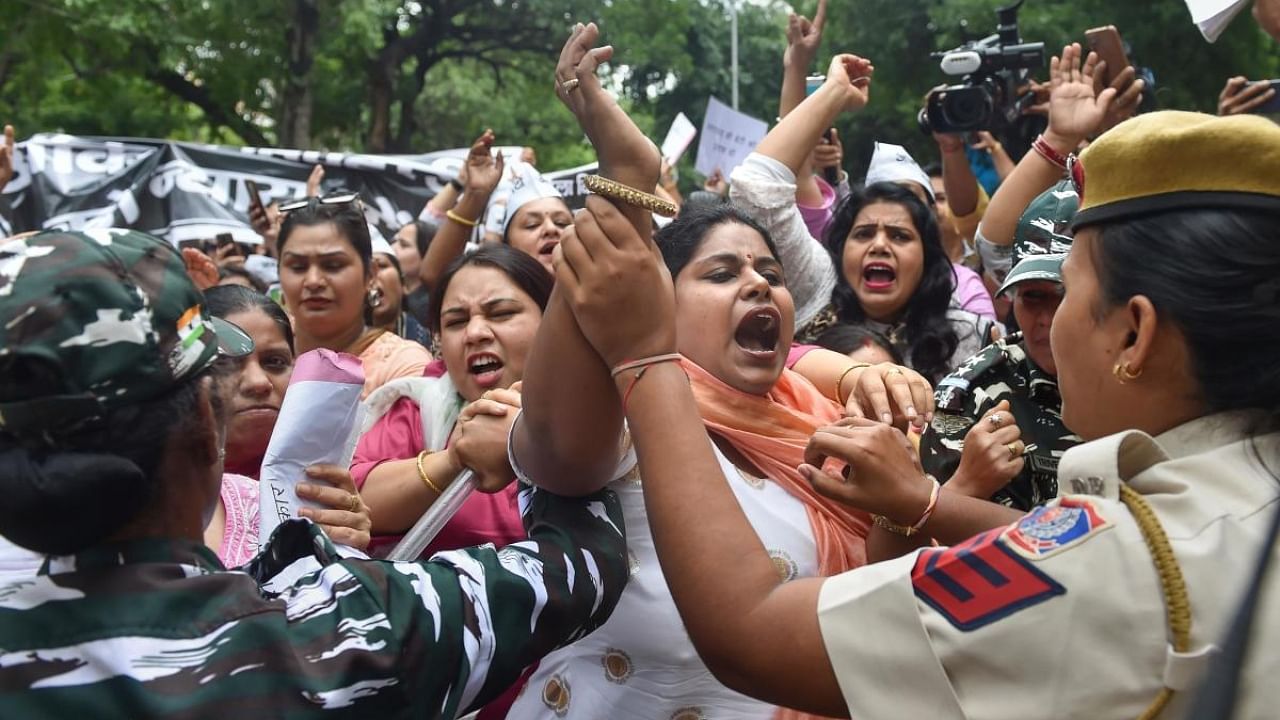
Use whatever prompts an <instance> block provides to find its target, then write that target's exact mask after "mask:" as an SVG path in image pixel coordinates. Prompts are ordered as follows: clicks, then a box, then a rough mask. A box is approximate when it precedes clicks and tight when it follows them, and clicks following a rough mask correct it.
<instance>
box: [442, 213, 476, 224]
mask: <svg viewBox="0 0 1280 720" xmlns="http://www.w3.org/2000/svg"><path fill="white" fill-rule="evenodd" d="M444 216H445V217H447V218H449V219H450V220H452V221H454V222H456V223H458V224H459V225H466V226H467V227H475V226H477V225H479V224H480V221H479V220H468V219H466V218H464V217H462V216H461V215H459V214H458V213H456V212H454V211H453V210H452V209H449V210H445V211H444Z"/></svg>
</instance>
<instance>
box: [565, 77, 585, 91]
mask: <svg viewBox="0 0 1280 720" xmlns="http://www.w3.org/2000/svg"><path fill="white" fill-rule="evenodd" d="M581 84H582V81H581V80H579V79H578V78H571V79H569V80H565V81H564V82H562V83H560V89H561V90H563V91H564V94H565V95H568V94H569V93H571V92H573V91H574V90H577V89H578V86H579V85H581Z"/></svg>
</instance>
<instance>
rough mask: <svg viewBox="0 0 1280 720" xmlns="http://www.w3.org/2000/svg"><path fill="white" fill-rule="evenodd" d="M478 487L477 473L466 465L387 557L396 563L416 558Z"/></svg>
mask: <svg viewBox="0 0 1280 720" xmlns="http://www.w3.org/2000/svg"><path fill="white" fill-rule="evenodd" d="M475 489H476V474H475V473H474V472H473V471H471V470H470V469H467V468H464V469H463V470H462V472H461V473H460V474H459V475H458V477H457V479H456V480H454V481H453V484H451V485H450V486H449V487H447V488H445V491H444V492H442V493H440V497H438V498H436V501H435V503H433V504H432V505H431V507H430V508H428V509H427V511H426V512H425V513H423V514H422V517H420V518H418V522H416V523H414V524H413V527H412V528H409V532H407V533H405V536H404V537H403V538H401V540H400V542H398V543H396V546H395V547H394V548H392V549H391V553H390V554H388V555H387V559H388V560H395V561H397V562H407V561H410V560H417V559H418V556H419V555H421V554H422V551H423V550H426V549H427V546H428V545H430V544H431V541H432V540H434V539H435V538H436V535H439V534H440V530H442V529H443V528H444V526H445V523H447V522H449V520H450V519H452V518H453V516H454V515H456V514H458V510H460V509H461V508H462V504H463V503H464V502H466V501H467V498H469V497H471V493H472V491H474V490H475Z"/></svg>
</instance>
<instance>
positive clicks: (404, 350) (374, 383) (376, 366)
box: [360, 333, 431, 400]
mask: <svg viewBox="0 0 1280 720" xmlns="http://www.w3.org/2000/svg"><path fill="white" fill-rule="evenodd" d="M360 362H361V363H362V364H363V365H364V392H363V393H362V394H361V395H360V399H361V400H363V399H365V398H367V397H369V393H371V392H373V391H374V390H377V389H378V388H380V387H382V386H383V385H386V384H387V383H389V382H391V381H392V380H395V379H396V378H402V377H420V376H421V375H422V371H423V370H425V369H426V367H427V364H428V363H430V362H431V353H429V352H427V349H426V348H424V347H422V346H421V345H419V344H418V343H416V342H413V341H411V340H405V339H404V338H402V337H400V336H398V335H396V334H395V333H383V334H382V336H381V337H379V338H378V339H377V340H374V341H373V343H371V344H370V345H369V347H367V348H365V351H364V352H362V353H360Z"/></svg>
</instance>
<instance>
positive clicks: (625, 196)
mask: <svg viewBox="0 0 1280 720" xmlns="http://www.w3.org/2000/svg"><path fill="white" fill-rule="evenodd" d="M582 184H583V185H585V186H586V187H587V189H588V190H590V191H591V192H593V193H595V194H597V195H603V196H604V197H607V198H613V199H614V200H620V201H622V202H624V203H626V204H628V205H630V206H632V207H638V208H641V209H643V210H648V211H649V212H651V213H655V214H657V215H661V216H662V217H675V216H676V213H677V212H679V211H680V208H678V207H676V204H675V203H673V202H668V201H666V200H663V199H662V198H660V197H658V196H657V195H651V194H649V193H647V192H640V191H639V190H637V189H635V188H633V187H628V186H626V185H623V184H622V183H620V182H614V181H613V180H610V179H609V178H605V177H600V176H599V175H588V176H586V177H585V178H583V179H582Z"/></svg>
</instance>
